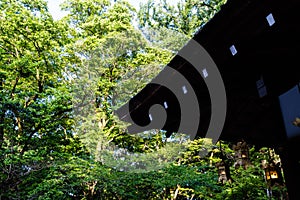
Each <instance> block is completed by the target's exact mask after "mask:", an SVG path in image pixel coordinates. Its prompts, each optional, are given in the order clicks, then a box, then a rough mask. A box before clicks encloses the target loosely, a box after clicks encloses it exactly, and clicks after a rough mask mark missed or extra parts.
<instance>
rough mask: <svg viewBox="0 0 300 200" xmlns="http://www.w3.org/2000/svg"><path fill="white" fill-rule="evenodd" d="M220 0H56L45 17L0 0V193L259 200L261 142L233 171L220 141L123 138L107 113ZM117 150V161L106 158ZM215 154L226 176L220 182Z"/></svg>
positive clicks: (36, 2) (23, 1)
mask: <svg viewBox="0 0 300 200" xmlns="http://www.w3.org/2000/svg"><path fill="white" fill-rule="evenodd" d="M224 3H225V1H223V0H220V1H218V0H214V1H192V0H186V1H180V2H179V3H178V4H177V5H176V6H172V5H169V4H168V3H167V2H166V1H163V0H162V1H160V3H158V4H156V3H154V2H153V1H148V2H147V3H145V4H143V5H141V9H140V10H139V11H136V10H135V8H134V7H132V6H131V5H130V4H129V3H128V2H126V1H122V0H116V1H109V0H66V1H65V2H64V4H63V5H62V8H63V9H64V10H66V11H68V13H69V14H68V15H67V16H66V17H64V18H63V19H61V20H53V18H52V16H51V14H50V13H49V11H48V8H47V3H46V1H43V0H31V1H29V0H0V10H1V11H0V199H269V197H268V196H267V192H266V189H267V184H266V182H265V179H264V171H263V169H262V167H261V161H262V160H264V159H265V157H266V151H259V149H255V147H251V149H250V156H251V159H250V160H251V163H252V165H251V166H249V167H248V168H247V169H243V168H235V167H234V151H233V150H232V144H230V143H227V142H223V143H222V145H221V146H220V147H219V146H214V145H213V144H211V142H210V140H208V139H201V138H200V139H197V140H194V141H189V140H187V139H185V138H182V137H181V135H179V134H175V135H173V136H172V138H171V141H168V142H166V140H165V139H166V138H165V135H164V133H163V132H161V131H159V130H153V131H152V132H148V133H141V134H138V135H129V134H127V133H126V129H125V128H124V124H121V123H119V122H118V120H117V119H116V118H115V117H114V115H113V109H114V108H115V107H118V106H120V105H122V104H123V103H124V102H126V101H127V100H128V99H129V98H130V97H131V96H132V95H134V94H135V93H137V92H138V91H139V90H140V89H141V88H143V86H144V85H145V84H146V83H147V82H149V81H150V80H151V78H153V77H154V76H155V75H156V74H157V73H158V72H159V71H160V70H161V68H162V67H163V66H164V65H166V64H167V63H168V62H169V61H170V60H171V58H172V56H174V53H176V51H178V50H179V49H180V48H181V46H182V45H183V44H184V43H185V42H186V41H187V40H188V39H189V38H190V37H191V36H192V35H193V34H194V33H195V32H196V31H197V30H198V29H199V28H200V27H201V26H202V25H203V24H205V22H206V21H207V20H209V19H210V18H211V17H212V16H213V15H214V13H216V12H217V11H218V10H219V9H220V8H221V5H222V4H224ZM135 17H138V21H139V24H138V27H136V26H134V25H133V24H134V23H133V20H134V18H135ZM183 149H184V150H183ZM120 151H125V152H126V153H125V154H126V156H127V157H126V159H130V160H129V161H128V162H125V161H124V158H125V157H124V155H125V154H124V155H121V156H119V157H118V156H115V157H114V156H111V154H113V155H115V154H117V153H119V152H120ZM178 152H179V153H178ZM203 152H205V153H203ZM174 155H176V156H175V157H174ZM224 156H225V157H224ZM129 157H130V158H129ZM146 158H147V159H149V160H145V159H146ZM224 158H226V162H227V163H228V166H230V171H231V178H232V180H233V181H232V182H227V183H226V184H221V183H219V182H218V173H217V169H216V163H218V162H220V161H221V159H224ZM141 160H142V161H143V162H141ZM153 160H157V161H158V163H160V164H161V165H160V166H159V167H158V166H157V164H156V163H155V162H154V163H153V162H152V161H153ZM146 165H147V166H150V167H148V168H147V170H145V168H146V167H145V166H146ZM124 167H127V168H126V169H124ZM132 169H134V170H132ZM151 169H152V170H151ZM273 190H274V191H275V192H274V194H275V195H274V196H273V197H276V195H277V197H280V196H281V197H283V196H284V191H285V187H284V186H276V187H275V188H273ZM276 191H277V193H276Z"/></svg>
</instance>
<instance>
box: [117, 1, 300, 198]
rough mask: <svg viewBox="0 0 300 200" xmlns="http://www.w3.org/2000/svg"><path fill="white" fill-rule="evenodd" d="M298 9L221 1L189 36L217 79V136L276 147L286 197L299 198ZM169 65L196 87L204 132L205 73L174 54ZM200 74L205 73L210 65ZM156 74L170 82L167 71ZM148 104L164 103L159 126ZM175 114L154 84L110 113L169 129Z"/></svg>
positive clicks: (299, 4)
mask: <svg viewBox="0 0 300 200" xmlns="http://www.w3.org/2000/svg"><path fill="white" fill-rule="evenodd" d="M299 8H300V1H296V0H287V1H279V0H248V1H243V0H228V2H227V3H226V4H225V5H223V6H222V8H221V10H220V11H219V12H218V13H217V14H216V15H215V16H214V17H213V18H212V19H211V20H210V21H209V22H207V23H206V24H205V25H204V26H203V27H202V28H201V29H200V31H198V32H197V33H196V34H195V35H194V37H193V38H192V40H193V41H196V42H197V43H198V44H200V45H201V46H202V47H203V48H204V49H205V50H206V51H207V52H208V54H209V55H210V57H211V58H212V59H213V61H214V63H215V64H216V66H217V68H218V71H219V73H220V75H221V78H222V81H223V83H224V87H225V92H226V104H225V105H226V118H225V121H224V126H223V128H222V132H221V135H220V137H219V139H222V140H225V141H232V142H237V141H240V140H241V139H243V140H245V141H247V142H248V143H250V144H254V145H256V146H258V147H259V146H268V147H272V148H275V149H276V150H277V152H278V153H279V154H280V155H281V158H282V162H283V168H284V170H285V171H284V174H285V180H286V184H287V188H288V192H289V197H290V199H291V200H294V199H295V200H297V199H300V191H297V189H298V187H299V186H298V185H299V182H300V164H299V160H300V149H298V146H299V144H300V143H299V142H300V139H299V138H300V128H299V127H298V126H297V117H298V118H300V84H299V83H300V12H299V10H298V9H299ZM188 45H189V43H188V44H187V45H186V46H188ZM191 53H192V52H191ZM168 66H169V67H170V68H172V69H174V70H175V71H177V72H179V73H180V74H181V75H183V77H185V78H186V79H187V80H188V82H189V84H190V85H191V87H192V89H193V91H194V92H195V94H196V96H197V102H198V105H197V106H199V108H200V109H199V111H200V112H201V113H200V121H199V123H198V125H199V126H198V128H197V136H198V137H205V135H204V134H205V133H206V132H207V130H208V129H209V125H210V122H211V115H212V99H211V95H210V92H211V91H209V89H208V87H207V84H206V82H205V80H204V79H205V76H203V74H200V73H199V72H198V71H197V70H196V69H195V67H197V66H194V65H193V64H192V63H191V62H190V61H189V60H187V59H185V58H183V57H182V56H181V55H180V54H177V55H176V56H175V57H174V58H173V59H172V60H171V62H170V63H169V64H168ZM204 72H205V73H206V74H205V75H206V76H210V75H211V74H210V71H209V69H208V71H204ZM158 76H164V78H165V79H168V80H170V82H171V83H172V81H173V82H176V81H177V80H176V79H177V76H176V75H175V76H174V74H172V73H169V72H168V71H167V69H163V70H162V72H161V73H160V74H159V75H158ZM183 89H185V88H184V87H183ZM166 102H167V105H166ZM155 104H160V105H161V106H164V107H165V108H166V107H168V109H167V110H166V114H167V120H166V122H165V124H164V125H163V127H155V126H154V127H147V124H149V123H150V122H151V120H152V119H149V109H150V108H151V107H152V106H153V105H155ZM181 112H182V111H180V102H179V100H178V99H177V98H176V96H175V95H174V94H173V93H172V91H169V88H167V87H165V86H160V85H159V84H157V83H155V82H151V83H149V84H148V85H146V86H145V88H144V89H143V90H141V91H140V92H139V93H138V94H137V95H136V96H134V97H133V98H132V99H131V100H130V101H129V102H128V103H127V105H124V106H123V107H121V108H120V109H119V110H117V114H118V116H119V117H120V118H121V119H122V120H124V121H127V122H131V123H134V124H138V125H139V126H141V127H143V126H144V127H146V128H161V129H164V130H166V131H167V133H168V134H171V133H172V132H176V131H177V130H178V128H179V126H180V120H181V119H180V116H181ZM150 118H151V117H150ZM192 120H193V119H192ZM295 124H296V125H295Z"/></svg>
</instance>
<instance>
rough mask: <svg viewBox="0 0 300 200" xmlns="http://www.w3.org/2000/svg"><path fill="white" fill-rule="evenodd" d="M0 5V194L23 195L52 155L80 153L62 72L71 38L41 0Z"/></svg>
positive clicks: (52, 160)
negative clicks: (73, 131)
mask: <svg viewBox="0 0 300 200" xmlns="http://www.w3.org/2000/svg"><path fill="white" fill-rule="evenodd" d="M0 9H1V13H0V56H1V58H0V66H1V68H0V102H1V103H0V110H1V111H0V113H1V114H0V170H1V173H0V185H1V186H0V191H1V194H0V198H4V199H5V198H7V199H21V198H25V199H26V191H29V190H31V189H32V188H33V187H34V185H35V184H36V183H37V182H39V181H41V179H43V177H45V176H46V174H47V170H48V169H49V168H50V167H51V166H52V165H53V164H54V163H55V161H56V160H59V159H60V157H63V155H65V154H71V153H74V154H80V152H81V150H80V149H81V145H80V143H79V141H78V139H76V138H75V137H73V135H72V131H71V128H72V124H73V122H72V121H73V120H72V117H71V111H72V107H71V98H70V95H68V94H69V88H68V87H67V85H65V83H64V81H63V80H64V76H63V74H62V70H63V68H64V66H65V65H66V63H68V60H69V59H70V58H69V56H68V53H67V52H65V47H66V45H68V44H69V43H70V41H71V38H70V37H69V32H68V26H67V24H65V23H63V22H61V21H54V20H53V18H52V16H51V15H50V13H49V12H48V9H47V5H46V2H45V1H42V0H34V1H28V0H10V1H7V0H2V1H0ZM33 174H38V175H37V177H35V178H34V177H33V176H32V175H33Z"/></svg>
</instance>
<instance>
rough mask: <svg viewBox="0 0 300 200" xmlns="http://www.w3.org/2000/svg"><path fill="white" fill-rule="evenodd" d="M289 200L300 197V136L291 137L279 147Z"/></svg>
mask: <svg viewBox="0 0 300 200" xmlns="http://www.w3.org/2000/svg"><path fill="white" fill-rule="evenodd" d="M278 153H279V155H280V157H281V162H282V167H283V173H284V179H285V183H286V187H287V190H288V196H289V200H299V199H300V137H297V138H291V139H289V140H288V141H287V142H286V144H284V146H283V147H281V148H279V149H278Z"/></svg>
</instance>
